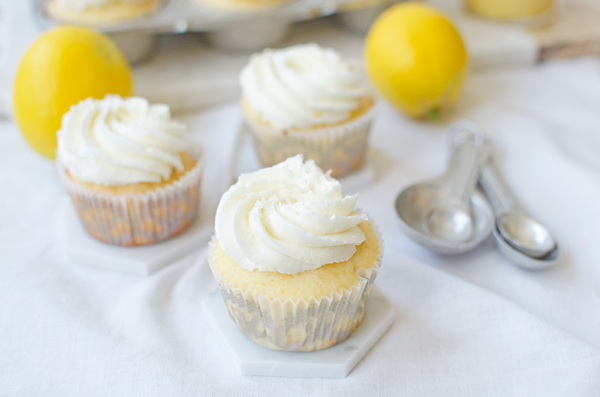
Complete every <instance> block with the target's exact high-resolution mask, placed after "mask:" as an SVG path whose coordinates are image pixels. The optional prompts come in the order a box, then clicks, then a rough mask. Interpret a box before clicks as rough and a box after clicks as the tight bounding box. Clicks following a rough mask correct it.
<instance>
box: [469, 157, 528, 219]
mask: <svg viewBox="0 0 600 397" xmlns="http://www.w3.org/2000/svg"><path fill="white" fill-rule="evenodd" d="M479 183H480V184H481V187H482V188H483V190H484V191H485V194H486V195H487V197H488V198H489V200H490V202H491V203H492V207H494V212H495V213H496V215H499V214H502V213H505V212H523V210H522V208H521V206H520V205H519V203H518V202H517V200H516V199H515V196H514V195H513V194H512V192H511V191H510V189H509V188H508V186H507V185H506V182H505V181H504V179H503V178H502V176H501V175H500V172H499V171H498V168H497V166H496V165H495V164H494V162H493V160H490V161H488V162H487V163H486V164H485V165H484V166H483V167H482V168H481V172H480V173H479Z"/></svg>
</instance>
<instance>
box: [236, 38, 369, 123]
mask: <svg viewBox="0 0 600 397" xmlns="http://www.w3.org/2000/svg"><path fill="white" fill-rule="evenodd" d="M240 84H241V87H242V92H243V97H244V100H246V101H247V102H248V105H249V106H250V107H251V109H252V110H253V111H255V112H257V113H258V115H259V116H260V117H261V118H263V119H264V121H266V122H268V123H270V124H271V125H273V126H274V127H277V128H310V127H314V126H318V125H323V124H335V123H339V122H343V121H345V120H348V119H349V118H350V115H351V113H352V111H354V110H357V109H358V108H359V107H360V106H361V99H362V98H364V97H365V96H367V95H369V90H368V88H367V86H366V84H365V83H364V80H363V78H362V75H361V73H360V72H359V71H358V70H357V69H355V68H354V67H352V66H351V65H350V64H348V63H347V62H345V61H344V60H343V59H342V57H341V56H340V55H339V54H338V53H337V52H335V51H334V50H333V49H323V48H321V47H319V46H318V45H317V44H304V45H297V46H293V47H288V48H285V49H282V50H271V49H266V50H264V51H263V52H262V53H259V54H255V55H253V56H252V57H251V59H250V62H249V64H248V65H247V66H246V67H245V68H244V69H243V70H242V73H241V75H240Z"/></svg>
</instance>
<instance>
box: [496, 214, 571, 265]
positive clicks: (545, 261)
mask: <svg viewBox="0 0 600 397" xmlns="http://www.w3.org/2000/svg"><path fill="white" fill-rule="evenodd" d="M493 234H494V239H495V240H496V246H497V247H498V250H499V251H500V252H501V253H502V255H504V256H505V257H506V258H507V259H508V260H510V261H511V262H513V263H514V264H516V265H518V266H520V267H522V268H524V269H528V270H543V269H546V268H549V267H552V266H554V265H556V264H557V263H558V260H559V258H560V248H559V246H558V244H554V247H553V248H552V249H551V250H550V251H549V252H548V253H547V254H546V255H544V256H543V257H541V258H533V257H531V256H529V255H525V254H524V253H522V252H520V251H519V250H517V249H515V248H514V247H513V246H512V245H510V244H509V243H508V242H507V241H506V240H505V239H504V237H502V235H501V234H500V230H499V228H498V224H497V223H496V224H495V225H494V228H493Z"/></svg>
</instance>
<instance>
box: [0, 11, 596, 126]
mask: <svg viewBox="0 0 600 397" xmlns="http://www.w3.org/2000/svg"><path fill="white" fill-rule="evenodd" d="M190 1H191V0H190ZM45 2H46V1H45V0H28V1H11V0H0V31H1V34H0V115H1V116H2V117H4V118H9V117H10V114H11V108H12V105H11V96H12V84H13V79H14V75H15V72H16V69H17V66H18V62H19V60H20V58H21V57H22V55H23V54H24V52H25V50H26V49H27V48H28V46H29V45H30V44H31V43H32V42H33V41H34V39H35V38H36V37H37V36H38V35H39V34H40V32H42V31H44V30H48V29H51V28H52V27H55V26H57V25H60V22H57V21H55V20H53V19H52V18H51V17H50V16H49V15H48V14H47V13H46V11H45V9H44V4H45ZM397 2H398V1H392V0H296V1H291V2H289V3H290V4H289V5H286V6H285V7H283V8H278V9H277V10H274V11H268V12H253V13H219V12H211V11H210V10H207V9H203V8H202V7H198V6H195V8H190V5H189V4H186V1H184V0H167V1H166V4H165V5H163V6H162V7H161V8H160V9H159V10H158V11H156V12H155V13H153V14H150V15H149V16H147V17H145V18H141V19H138V20H135V21H133V22H129V23H121V24H114V25H111V26H104V27H96V28H97V29H99V30H101V31H104V32H106V33H109V34H110V35H111V36H112V37H113V38H114V39H115V41H116V42H117V44H118V45H119V46H120V47H121V48H122V49H123V51H124V53H125V55H126V56H127V58H128V59H129V61H130V62H131V63H132V65H133V67H134V74H135V81H136V94H138V95H140V96H144V97H146V98H148V99H149V100H150V101H151V102H162V103H167V104H169V105H170V106H171V107H172V109H173V111H174V112H176V113H177V112H183V111H191V110H198V109H201V108H203V107H206V106H209V105H212V104H216V103H219V102H223V101H226V100H230V99H235V98H236V97H237V96H238V95H239V92H238V90H239V88H238V83H237V75H238V73H239V70H240V69H241V68H242V66H243V65H244V64H245V63H246V62H247V60H248V55H249V54H250V53H252V52H255V51H258V50H261V49H262V48H265V47H285V46H289V45H291V44H294V43H301V42H311V41H314V42H317V43H319V44H321V45H324V46H332V47H335V48H336V49H337V50H338V51H339V52H341V53H342V55H344V56H345V57H347V58H349V59H352V60H354V61H355V63H356V64H357V65H362V51H363V38H364V35H365V33H366V32H367V30H368V28H369V26H370V24H371V23H372V22H373V21H374V20H375V18H376V17H377V16H378V15H379V14H380V13H381V12H382V11H383V10H385V9H386V8H387V7H389V6H390V5H391V4H393V3H397ZM188 3H189V2H188ZM429 3H431V4H432V5H434V6H436V7H437V8H439V9H441V10H443V11H444V12H445V13H446V14H447V15H448V16H449V17H450V19H451V20H452V21H453V23H454V24H455V26H456V27H457V29H458V30H459V31H460V33H461V35H462V37H463V40H464V41H465V44H466V47H467V50H468V52H469V56H470V64H471V69H472V70H474V71H476V70H481V69H485V68H500V67H515V66H523V65H534V64H536V63H538V62H543V61H544V60H546V59H551V58H563V57H577V56H582V55H590V54H598V53H600V2H598V1H597V0H556V1H552V0H520V1H509V0H507V1H498V0H464V2H463V1H461V0H432V1H430V2H429ZM186 7H187V8H186ZM527 7H529V9H528V8H527ZM531 7H534V8H535V7H537V9H536V10H534V11H532V10H531ZM190 9H192V10H193V12H190ZM532 12H533V13H534V14H536V15H533V16H532V15H526V16H523V15H524V14H523V13H525V14H527V13H529V14H531V13H532ZM511 13H512V14H511ZM538 14H539V15H538Z"/></svg>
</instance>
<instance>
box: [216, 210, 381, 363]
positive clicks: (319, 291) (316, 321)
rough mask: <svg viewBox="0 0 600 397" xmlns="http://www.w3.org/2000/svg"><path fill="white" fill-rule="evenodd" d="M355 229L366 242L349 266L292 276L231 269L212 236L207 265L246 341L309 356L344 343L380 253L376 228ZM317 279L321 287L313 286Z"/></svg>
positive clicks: (356, 320)
mask: <svg viewBox="0 0 600 397" xmlns="http://www.w3.org/2000/svg"><path fill="white" fill-rule="evenodd" d="M361 228H362V229H363V231H365V234H366V235H367V241H365V242H364V243H363V244H361V245H360V246H358V247H357V252H356V253H355V255H354V256H353V257H352V258H351V259H350V260H349V261H346V262H343V263H339V264H330V265H325V266H322V267H321V268H319V269H323V270H321V272H317V271H318V270H319V269H316V270H313V271H307V272H303V273H299V274H297V275H287V274H281V273H277V272H250V271H248V270H245V269H243V268H241V267H239V266H238V265H237V264H235V263H234V264H235V266H237V268H235V267H233V268H232V267H230V266H231V263H230V262H229V261H231V262H233V261H232V260H231V258H229V257H228V256H227V255H226V254H225V253H224V252H223V251H222V250H220V247H219V244H218V241H217V240H216V238H214V237H213V240H212V241H211V243H210V245H209V253H208V263H209V265H210V268H211V270H212V272H213V275H214V276H215V279H216V280H217V283H218V284H219V289H220V291H221V294H222V296H223V299H224V301H225V305H226V307H227V310H228V312H229V314H230V316H231V318H232V320H233V321H234V322H235V323H236V324H237V326H238V327H239V328H240V329H241V330H242V331H243V332H244V334H246V336H248V338H250V339H251V340H252V341H254V342H256V343H258V344H259V345H261V346H264V347H266V348H269V349H274V350H285V351H314V350H321V349H325V348H327V347H330V346H333V345H335V344H336V343H339V342H342V341H343V340H345V339H346V338H347V337H348V336H349V335H350V334H351V333H352V331H354V329H356V327H357V326H358V325H359V324H360V322H361V321H362V318H363V316H364V308H365V302H366V300H367V298H368V296H369V293H370V291H371V287H372V285H373V282H374V281H375V278H376V276H377V273H378V271H379V268H380V266H381V256H382V253H383V241H382V239H381V235H380V233H379V232H378V230H377V228H376V227H374V226H373V225H372V224H370V223H368V222H364V223H363V224H361ZM361 247H362V248H361ZM227 258H229V259H227ZM355 258H356V259H355ZM353 259H354V260H353ZM363 261H364V262H363ZM315 272H317V273H315ZM249 273H250V274H249ZM320 277H323V279H322V283H320V285H313V284H312V282H314V281H316V280H317V278H320Z"/></svg>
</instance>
